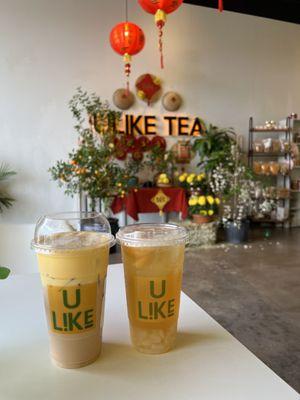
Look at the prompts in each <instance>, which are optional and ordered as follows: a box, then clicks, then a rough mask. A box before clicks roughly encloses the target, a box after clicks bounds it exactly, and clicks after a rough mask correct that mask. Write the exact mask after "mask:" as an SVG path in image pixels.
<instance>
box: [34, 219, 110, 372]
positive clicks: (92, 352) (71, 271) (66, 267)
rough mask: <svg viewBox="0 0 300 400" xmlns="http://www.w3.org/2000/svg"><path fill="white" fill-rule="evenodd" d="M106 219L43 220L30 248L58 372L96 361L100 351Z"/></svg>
mask: <svg viewBox="0 0 300 400" xmlns="http://www.w3.org/2000/svg"><path fill="white" fill-rule="evenodd" d="M114 243H115V239H114V237H113V236H112V235H111V233H110V225H109V222H108V221H107V219H106V218H105V217H104V216H103V215H101V214H98V213H88V212H82V213H80V212H78V213H76V212H75V213H64V214H63V213H61V214H55V215H49V216H44V217H42V218H40V219H39V221H38V222H37V225H36V229H35V234H34V239H33V241H32V245H33V247H34V249H35V251H36V253H37V258H38V264H39V270H40V274H41V280H42V285H43V290H44V303H45V310H46V316H47V322H48V330H49V338H50V355H51V358H52V360H53V361H54V363H55V364H56V365H58V366H59V367H62V368H80V367H83V366H85V365H87V364H90V363H92V362H93V361H95V360H96V359H97V358H98V356H99V354H100V352H101V346H102V326H103V317H104V301H105V281H106V272H107V266H108V257H109V248H110V246H112V245H113V244H114Z"/></svg>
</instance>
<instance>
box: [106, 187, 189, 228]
mask: <svg viewBox="0 0 300 400" xmlns="http://www.w3.org/2000/svg"><path fill="white" fill-rule="evenodd" d="M159 190H163V192H164V194H165V195H166V196H167V197H169V198H170V201H169V202H168V203H167V204H166V205H165V207H164V209H163V211H164V212H181V213H182V218H183V219H185V218H187V215H188V203H187V199H186V193H185V190H184V189H183V188H173V187H170V188H163V189H157V188H143V189H135V190H132V191H131V192H130V193H129V194H128V195H127V196H126V197H125V198H120V197H115V199H114V201H113V203H112V206H111V209H112V211H113V213H114V214H117V213H119V212H121V211H122V210H124V209H125V210H126V213H127V214H128V215H129V216H130V217H131V218H133V219H135V220H136V221H138V219H139V216H138V214H139V213H157V212H158V209H157V206H156V205H155V204H153V203H152V202H151V199H152V198H153V197H154V196H155V195H156V194H157V193H158V191H159Z"/></svg>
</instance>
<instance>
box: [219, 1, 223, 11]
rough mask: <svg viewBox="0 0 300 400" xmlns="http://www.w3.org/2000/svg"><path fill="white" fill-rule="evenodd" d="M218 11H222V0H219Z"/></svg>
mask: <svg viewBox="0 0 300 400" xmlns="http://www.w3.org/2000/svg"><path fill="white" fill-rule="evenodd" d="M218 8H219V11H220V12H222V11H223V10H224V5H223V0H219V6H218Z"/></svg>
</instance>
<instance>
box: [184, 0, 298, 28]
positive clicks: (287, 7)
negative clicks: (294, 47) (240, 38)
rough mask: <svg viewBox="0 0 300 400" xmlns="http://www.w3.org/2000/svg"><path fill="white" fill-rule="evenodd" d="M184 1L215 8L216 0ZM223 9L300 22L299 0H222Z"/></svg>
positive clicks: (216, 5)
mask: <svg viewBox="0 0 300 400" xmlns="http://www.w3.org/2000/svg"><path fill="white" fill-rule="evenodd" d="M184 2H185V3H189V4H196V5H199V6H203V7H210V8H217V7H218V0H184ZM223 3H224V9H225V10H227V11H234V12H238V13H242V14H250V15H257V16H259V17H265V18H272V19H277V20H280V21H287V22H293V23H295V24H300V0H223Z"/></svg>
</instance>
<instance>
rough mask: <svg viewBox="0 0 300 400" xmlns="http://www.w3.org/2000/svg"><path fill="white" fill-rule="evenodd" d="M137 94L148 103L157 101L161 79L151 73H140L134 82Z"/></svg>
mask: <svg viewBox="0 0 300 400" xmlns="http://www.w3.org/2000/svg"><path fill="white" fill-rule="evenodd" d="M135 87H136V90H137V96H138V98H139V99H141V100H143V101H146V102H147V103H148V105H150V104H151V103H154V102H155V101H157V100H158V99H159V97H160V95H161V81H160V79H159V78H157V77H156V76H154V75H152V74H143V75H141V76H140V77H139V78H138V79H137V80H136V83H135Z"/></svg>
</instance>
